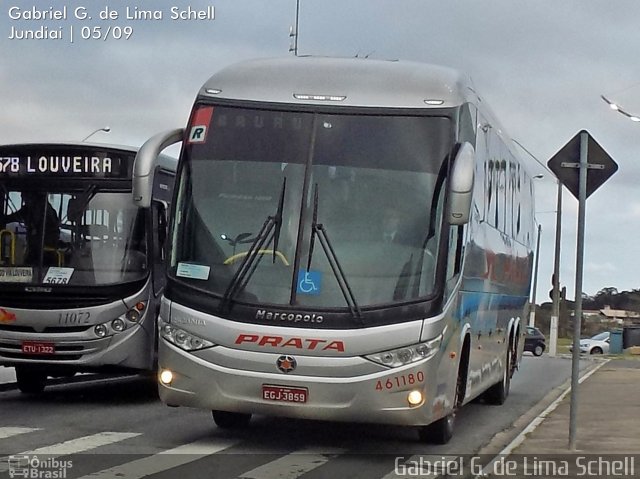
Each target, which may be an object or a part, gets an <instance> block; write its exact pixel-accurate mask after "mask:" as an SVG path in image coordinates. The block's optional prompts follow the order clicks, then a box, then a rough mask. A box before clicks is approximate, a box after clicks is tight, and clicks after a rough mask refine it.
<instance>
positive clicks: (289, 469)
mask: <svg viewBox="0 0 640 479" xmlns="http://www.w3.org/2000/svg"><path fill="white" fill-rule="evenodd" d="M343 452H344V449H338V448H335V449H326V448H324V449H322V450H319V449H318V448H307V449H299V450H297V451H294V452H292V453H291V454H287V455H286V456H284V457H281V458H280V459H276V460H275V461H272V462H269V463H267V464H265V465H263V466H260V467H256V468H255V469H252V470H251V471H248V472H245V473H243V474H242V475H241V476H240V477H241V478H242V479H274V478H278V479H296V478H297V477H300V476H302V475H303V474H306V473H307V472H309V471H312V470H313V469H316V468H318V467H320V466H322V465H324V464H326V463H327V462H328V461H329V460H330V459H331V457H332V456H336V455H339V454H341V453H343Z"/></svg>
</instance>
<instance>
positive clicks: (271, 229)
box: [220, 178, 287, 309]
mask: <svg viewBox="0 0 640 479" xmlns="http://www.w3.org/2000/svg"><path fill="white" fill-rule="evenodd" d="M286 189H287V179H286V178H283V179H282V189H281V191H280V200H279V201H278V209H277V210H276V214H275V215H273V216H268V217H267V219H266V220H265V222H264V223H263V224H262V228H260V231H258V234H257V235H256V237H255V238H254V240H253V241H252V242H251V244H250V246H249V250H248V251H247V254H246V255H245V257H244V259H243V260H242V263H240V266H239V267H238V269H237V270H236V272H235V274H234V275H233V277H232V278H231V281H229V285H228V286H227V289H226V291H225V292H224V295H223V296H222V301H221V302H220V309H223V308H224V307H225V306H226V305H228V304H229V303H230V302H231V301H232V300H233V298H234V297H235V296H236V295H238V293H240V292H241V291H242V290H243V289H244V288H245V287H246V286H247V283H249V280H250V279H251V277H252V276H253V273H254V272H255V270H256V268H257V267H258V264H259V263H260V260H261V259H262V256H263V252H264V251H263V249H264V247H265V245H266V246H268V245H269V244H270V243H271V241H272V240H273V262H274V263H275V261H276V251H277V249H278V241H279V239H280V228H281V225H282V209H283V207H284V194H285V191H286Z"/></svg>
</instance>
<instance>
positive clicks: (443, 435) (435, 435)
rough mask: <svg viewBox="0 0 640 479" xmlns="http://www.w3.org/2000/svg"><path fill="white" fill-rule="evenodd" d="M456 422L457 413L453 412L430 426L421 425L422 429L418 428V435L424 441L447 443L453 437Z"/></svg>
mask: <svg viewBox="0 0 640 479" xmlns="http://www.w3.org/2000/svg"><path fill="white" fill-rule="evenodd" d="M455 422H456V413H455V412H452V413H450V414H448V415H446V416H445V417H443V418H442V419H438V420H437V421H436V422H434V423H431V424H429V425H428V426H420V429H418V437H419V438H420V441H422V442H428V443H431V444H447V443H448V442H449V441H450V440H451V438H452V437H453V427H454V425H455Z"/></svg>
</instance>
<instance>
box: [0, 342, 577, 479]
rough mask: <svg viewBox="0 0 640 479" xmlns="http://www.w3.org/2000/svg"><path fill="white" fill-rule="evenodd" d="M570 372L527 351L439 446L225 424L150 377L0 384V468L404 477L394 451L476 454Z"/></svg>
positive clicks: (337, 430)
mask: <svg viewBox="0 0 640 479" xmlns="http://www.w3.org/2000/svg"><path fill="white" fill-rule="evenodd" d="M586 363H587V362H585V364H586ZM570 375H571V361H570V360H569V359H563V358H550V357H547V356H546V355H544V356H542V357H540V358H535V357H533V356H530V355H528V353H527V354H526V355H525V358H524V359H523V362H522V364H521V368H520V371H519V372H518V373H517V374H516V375H515V376H514V378H513V381H512V384H511V394H510V396H509V398H508V400H507V402H506V403H505V404H504V405H503V406H488V405H485V404H482V403H472V404H469V405H467V406H465V407H464V408H463V409H462V411H460V413H459V414H458V416H457V423H456V433H455V436H454V438H453V439H452V440H451V442H450V443H449V444H447V445H444V446H432V445H425V444H421V443H419V442H417V440H416V434H415V431H414V430H412V429H410V428H404V427H390V426H381V425H366V424H341V423H327V422H314V421H305V420H289V419H279V418H269V417H254V418H253V420H252V422H251V425H250V427H249V428H248V429H246V430H242V431H234V432H227V431H222V430H219V429H217V428H216V426H215V425H214V423H213V421H212V419H211V415H210V413H208V412H207V411H199V410H194V409H185V408H168V407H166V406H164V405H163V404H161V403H160V402H159V400H158V399H157V396H156V390H155V385H154V384H153V383H152V382H150V381H149V380H145V379H141V378H139V377H128V378H113V379H108V380H100V381H90V382H79V383H73V384H66V385H54V386H49V387H47V389H46V390H45V392H44V394H42V395H40V396H24V395H21V394H20V393H19V392H18V391H15V390H12V391H5V392H2V393H0V411H1V415H0V417H1V419H0V457H4V458H5V459H4V461H3V460H2V459H0V477H1V476H3V475H4V474H6V472H8V471H9V462H8V456H9V455H25V454H27V455H33V454H39V455H40V457H46V458H58V459H57V461H58V462H57V463H56V462H53V463H52V464H53V465H52V467H58V466H59V463H60V462H63V461H62V459H60V458H64V460H65V461H71V463H69V464H67V465H69V466H70V467H69V469H68V470H67V471H66V477H67V478H70V479H71V478H76V477H84V476H85V475H89V474H92V477H94V478H103V477H113V478H115V477H118V478H123V479H127V478H130V479H131V478H139V477H145V476H146V475H148V474H154V476H153V477H154V478H165V477H166V478H169V477H171V478H174V477H182V478H191V477H197V478H198V479H200V478H202V477H203V476H205V477H212V478H216V479H217V478H222V479H226V478H247V479H249V478H251V479H275V478H279V479H296V478H298V477H301V478H303V479H319V478H323V479H324V478H333V477H335V478H342V477H349V478H353V479H357V478H362V479H375V478H387V479H388V478H391V477H402V476H397V475H396V474H394V472H393V471H394V463H395V462H396V461H397V459H396V458H398V457H403V460H410V458H412V457H415V456H417V455H422V456H425V455H427V456H430V457H442V456H448V455H459V454H475V453H478V451H481V450H482V451H484V450H486V446H487V445H488V444H489V443H495V442H496V440H497V441H498V442H504V441H507V440H508V438H509V437H511V436H515V434H517V432H519V429H515V428H513V424H514V423H516V424H518V423H519V422H522V418H523V416H527V415H531V414H532V413H534V412H535V411H537V410H541V409H542V408H543V406H544V404H542V403H540V401H541V400H542V399H543V398H545V397H546V399H545V402H549V401H550V397H551V396H554V395H555V394H556V393H558V394H559V392H560V386H561V385H563V384H564V383H565V382H566V381H567V380H568V379H569V378H570ZM550 392H552V394H548V393H550ZM534 415H535V414H534ZM79 453H82V454H81V455H78V454H79ZM45 465H47V464H45ZM63 465H64V463H63Z"/></svg>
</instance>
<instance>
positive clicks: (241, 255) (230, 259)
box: [223, 249, 289, 266]
mask: <svg viewBox="0 0 640 479" xmlns="http://www.w3.org/2000/svg"><path fill="white" fill-rule="evenodd" d="M248 254H249V252H248V251H243V252H242V253H237V254H234V255H232V256H229V257H228V258H227V259H225V260H224V263H223V264H233V263H235V262H236V261H238V260H239V259H241V258H244V257H245V256H247V255H248ZM257 254H271V255H273V254H275V256H276V257H277V258H278V259H280V261H282V264H284V265H285V266H289V261H288V260H287V257H286V256H285V255H284V254H282V253H281V252H280V251H278V250H275V252H274V250H272V249H260V250H258V253H257Z"/></svg>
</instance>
